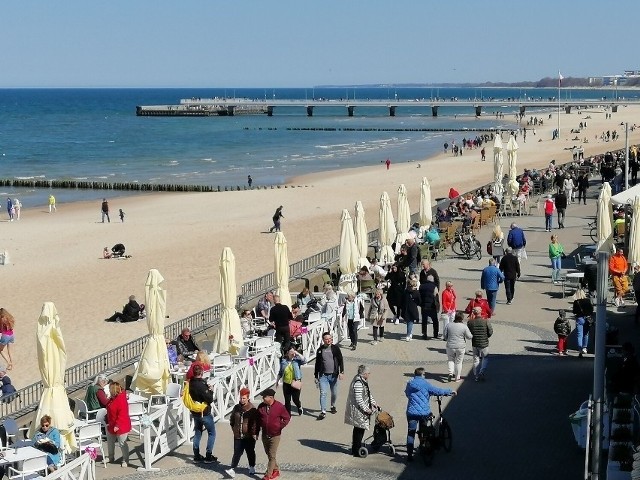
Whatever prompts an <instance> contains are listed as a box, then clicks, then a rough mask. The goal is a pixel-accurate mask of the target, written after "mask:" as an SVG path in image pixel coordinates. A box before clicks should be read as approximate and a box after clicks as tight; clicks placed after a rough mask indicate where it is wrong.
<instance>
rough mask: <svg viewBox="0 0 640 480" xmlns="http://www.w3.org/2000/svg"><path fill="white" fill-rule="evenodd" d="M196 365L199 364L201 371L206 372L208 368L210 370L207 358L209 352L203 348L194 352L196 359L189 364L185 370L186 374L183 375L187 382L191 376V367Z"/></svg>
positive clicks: (209, 362)
mask: <svg viewBox="0 0 640 480" xmlns="http://www.w3.org/2000/svg"><path fill="white" fill-rule="evenodd" d="M196 365H200V366H201V367H202V371H203V372H208V371H209V370H211V359H210V358H209V354H208V353H207V352H205V351H204V350H200V351H198V353H196V359H195V361H194V362H193V363H192V364H191V366H190V367H189V370H187V374H186V375H185V379H186V380H187V382H188V381H189V380H191V379H192V378H193V376H194V373H193V368H194V367H195V366H196Z"/></svg>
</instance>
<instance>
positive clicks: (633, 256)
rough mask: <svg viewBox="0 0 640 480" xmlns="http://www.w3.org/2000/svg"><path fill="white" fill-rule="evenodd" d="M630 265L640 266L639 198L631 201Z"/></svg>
mask: <svg viewBox="0 0 640 480" xmlns="http://www.w3.org/2000/svg"><path fill="white" fill-rule="evenodd" d="M627 260H628V261H629V264H630V265H633V264H638V265H640V197H639V196H636V198H634V199H633V218H632V220H631V237H629V258H628V259H627Z"/></svg>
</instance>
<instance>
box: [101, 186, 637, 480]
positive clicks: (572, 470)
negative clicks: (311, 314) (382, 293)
mask: <svg viewBox="0 0 640 480" xmlns="http://www.w3.org/2000/svg"><path fill="white" fill-rule="evenodd" d="M590 194H591V195H590V199H589V203H588V205H586V206H584V205H575V204H573V205H570V206H569V208H568V209H567V218H566V221H565V225H566V228H565V229H564V230H554V233H557V234H559V237H560V242H561V243H563V244H564V246H565V251H567V252H571V251H572V250H574V249H575V248H577V247H578V246H579V244H581V243H590V239H589V237H588V235H586V234H587V233H588V230H587V229H585V228H584V227H585V226H586V224H587V223H588V221H590V220H591V219H592V218H593V216H594V215H595V208H596V202H595V196H596V194H597V189H596V187H595V186H594V187H592V188H591V192H590ZM514 220H515V221H516V222H517V223H518V224H519V225H520V226H522V227H523V228H524V229H525V232H526V235H527V241H528V243H527V251H528V254H529V258H528V260H526V261H524V262H523V265H522V272H523V275H522V278H521V279H520V281H519V282H518V283H517V285H516V294H515V299H514V302H513V304H512V305H506V303H505V302H506V301H505V296H504V290H503V289H501V290H500V292H499V294H498V305H497V308H496V315H495V317H494V319H493V320H492V323H493V326H494V336H493V337H492V338H491V345H490V351H491V357H490V362H491V363H490V365H489V368H488V372H487V381H486V382H482V383H476V382H474V381H473V378H472V376H471V375H470V374H469V375H467V374H468V372H469V370H470V368H471V364H472V357H471V355H467V357H466V358H465V364H464V372H466V373H465V374H464V375H463V376H464V377H465V378H464V380H463V381H462V382H460V383H457V384H456V383H452V384H448V383H443V379H444V378H445V377H446V372H447V369H446V354H445V344H444V342H443V341H442V340H433V339H432V340H427V341H423V340H421V339H420V338H419V337H420V335H416V337H417V338H414V340H413V341H411V342H405V341H402V338H403V337H404V328H405V327H404V325H402V324H401V325H388V328H387V330H388V332H389V333H388V334H386V336H385V341H384V342H383V343H380V344H378V345H376V346H373V345H370V344H369V340H370V339H371V337H370V330H368V331H365V332H362V331H361V334H362V335H361V341H360V344H359V346H358V349H357V351H355V352H351V351H350V350H348V349H345V350H344V355H345V361H346V378H345V380H344V381H343V382H342V384H341V386H340V394H339V401H338V409H339V411H338V414H336V415H328V417H327V418H326V419H325V420H323V421H317V420H316V416H317V414H318V413H319V410H318V407H319V405H318V390H317V389H316V388H315V387H314V384H313V378H312V376H313V367H305V368H303V377H304V378H303V382H304V389H303V392H302V403H303V406H304V407H305V414H304V416H302V417H298V416H295V415H294V417H293V418H292V421H291V423H290V425H289V426H288V427H287V428H286V429H285V431H284V434H283V439H282V441H281V443H280V450H279V455H278V458H279V461H280V467H281V472H282V477H281V478H283V479H305V480H308V479H314V480H316V479H317V480H325V479H337V478H340V479H342V480H351V479H356V478H371V479H380V480H386V479H414V478H422V477H423V476H424V477H425V478H437V479H438V480H448V479H451V480H454V479H461V478H464V479H466V480H474V479H491V480H499V479H509V480H512V479H514V478H517V479H522V480H524V479H536V480H538V479H562V480H573V479H576V480H577V479H580V478H582V477H581V475H582V469H583V461H584V452H581V451H580V450H579V448H578V447H577V445H576V443H575V441H574V439H573V435H572V432H571V427H570V425H569V421H568V416H569V414H571V413H572V412H574V411H575V410H576V409H577V408H578V406H579V405H580V403H581V402H582V401H584V400H585V399H587V397H588V395H589V393H590V391H591V388H592V380H593V357H592V355H587V356H586V357H585V358H582V359H580V358H578V355H577V352H576V351H575V343H571V344H570V345H571V347H572V348H573V350H572V351H570V355H569V356H568V357H559V356H556V355H553V354H552V352H553V351H554V347H555V340H556V337H555V334H554V333H553V322H554V320H555V318H556V316H557V310H558V309H560V308H567V309H570V303H571V301H572V300H571V298H570V297H567V298H564V299H563V298H562V292H561V289H560V287H559V286H554V285H553V284H552V283H551V280H550V277H551V269H550V266H549V259H548V256H547V245H548V241H549V234H548V233H547V232H545V231H544V218H542V217H541V216H540V215H532V216H523V217H515V218H511V217H508V218H503V219H500V224H501V226H502V227H503V230H504V231H507V230H508V227H509V224H510V223H511V222H512V221H514ZM554 223H555V219H554ZM489 235H490V228H486V227H485V228H483V231H482V232H481V234H480V240H481V242H482V244H483V245H485V244H486V242H487V240H488V238H489ZM487 262H488V257H487V256H486V255H485V256H484V257H483V259H482V260H479V261H478V260H459V259H457V258H448V259H447V260H445V261H440V262H436V263H434V267H435V268H436V269H437V271H438V273H439V275H440V278H441V282H442V283H443V284H444V281H446V280H452V281H453V282H454V286H455V289H456V291H457V294H458V309H461V308H464V307H465V306H466V304H467V302H468V299H469V298H471V297H472V296H473V293H474V291H475V290H476V289H477V288H479V285H480V281H479V278H480V271H481V270H482V268H484V267H485V266H486V265H487ZM633 309H634V307H627V312H626V313H625V312H623V313H621V314H619V315H616V316H615V318H614V319H613V321H614V322H618V323H621V324H622V323H624V322H625V321H626V320H627V319H625V318H624V316H625V314H630V313H632V311H633ZM572 323H573V322H572ZM416 327H417V329H418V331H419V330H420V325H417V326H416ZM627 328H633V325H631V326H628V325H621V334H622V338H624V335H625V329H627ZM429 331H431V330H429ZM414 332H415V330H414ZM574 341H575V340H574ZM592 341H593V340H592ZM469 347H470V345H469ZM361 363H364V364H367V365H369V366H371V367H372V374H371V377H370V384H371V388H372V393H373V396H374V397H375V398H376V400H377V401H378V403H379V404H380V405H381V406H382V407H383V408H384V409H385V410H387V411H389V412H390V413H391V414H392V415H393V416H394V418H395V421H396V427H395V428H394V429H393V430H392V431H391V436H392V440H393V442H394V443H395V444H396V445H397V450H398V453H397V455H396V457H395V458H392V457H390V456H389V455H388V454H387V453H386V452H382V453H378V454H370V455H369V457H368V458H366V459H359V458H353V457H352V456H351V455H349V449H350V445H349V443H350V439H351V427H348V426H346V425H344V423H343V413H344V405H345V400H346V390H347V387H348V385H349V381H350V379H351V378H352V377H353V375H354V374H355V372H356V368H357V366H358V364H361ZM418 366H424V367H426V369H427V371H428V372H429V376H430V378H431V380H432V381H433V382H434V383H435V384H436V385H438V386H445V387H448V386H451V387H452V388H455V389H456V390H457V391H458V396H456V397H452V398H447V399H445V404H444V405H445V414H446V416H447V418H448V420H449V422H450V424H451V426H452V429H453V451H452V452H451V453H449V454H447V453H444V452H443V451H440V452H437V453H436V457H435V459H434V463H433V465H432V466H430V467H425V465H424V464H422V462H421V461H420V459H419V458H418V459H417V460H416V461H414V462H413V463H411V464H407V462H406V453H405V447H404V444H405V441H406V420H405V415H404V411H405V407H406V399H405V397H404V393H403V392H404V384H405V382H406V381H407V380H408V378H410V377H411V376H412V372H413V370H414V368H415V367H418ZM278 399H279V400H282V395H281V393H280V392H278ZM432 406H433V407H436V405H435V402H433V405H432ZM370 433H372V430H370V431H369V432H368V434H370ZM130 443H131V446H132V447H137V448H136V450H135V451H134V452H132V456H131V464H132V465H133V466H140V465H141V464H142V462H141V460H140V458H139V456H138V455H139V452H140V450H141V448H139V447H140V445H139V444H138V443H137V438H136V439H134V441H131V442H130ZM256 450H257V452H258V468H257V471H258V472H259V473H260V474H261V475H260V476H259V477H260V478H261V477H262V475H263V474H264V471H265V463H266V462H265V460H266V456H265V454H264V452H263V450H262V445H261V443H260V442H258V445H257V449H256ZM116 451H117V452H118V450H117V449H116ZM214 454H215V455H216V456H218V457H219V459H220V461H221V462H222V463H221V464H220V465H204V464H198V465H195V464H193V463H192V462H191V457H192V452H191V445H184V446H183V447H181V448H180V449H179V450H178V451H177V452H174V453H173V454H171V455H170V456H168V457H165V458H163V459H161V460H160V461H158V462H157V463H156V464H155V465H154V466H156V467H159V468H160V469H161V470H160V471H159V472H155V473H153V474H151V473H146V472H136V471H135V470H133V469H122V468H120V467H119V466H117V465H110V466H109V468H107V469H104V468H102V467H101V466H99V465H98V466H97V468H96V472H97V477H98V479H106V478H113V477H119V478H126V479H131V480H134V479H143V478H150V477H151V476H153V477H154V478H178V477H181V476H185V475H188V477H189V478H191V479H199V478H203V479H204V478H207V479H209V478H223V477H224V476H225V475H224V469H225V468H228V464H229V462H230V460H231V455H232V436H231V432H230V428H229V426H228V424H226V423H222V422H220V423H218V424H217V440H216V446H215V451H214ZM118 455H119V452H118ZM118 455H117V456H118ZM236 473H237V478H250V477H249V476H248V475H247V463H246V458H245V459H243V460H242V463H241V466H240V468H238V469H236ZM254 478H258V477H257V476H256V477H254Z"/></svg>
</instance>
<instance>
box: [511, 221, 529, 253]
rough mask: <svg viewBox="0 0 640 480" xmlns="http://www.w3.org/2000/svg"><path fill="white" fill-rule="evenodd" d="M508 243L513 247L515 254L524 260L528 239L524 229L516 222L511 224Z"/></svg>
mask: <svg viewBox="0 0 640 480" xmlns="http://www.w3.org/2000/svg"><path fill="white" fill-rule="evenodd" d="M507 245H509V246H510V247H511V248H512V249H513V254H514V255H515V256H516V257H518V260H522V259H523V258H525V259H526V258H527V257H526V250H525V248H524V247H526V246H527V239H526V238H525V236H524V231H523V230H522V229H521V228H520V227H519V226H518V225H516V224H515V222H514V223H512V224H511V228H510V229H509V235H507Z"/></svg>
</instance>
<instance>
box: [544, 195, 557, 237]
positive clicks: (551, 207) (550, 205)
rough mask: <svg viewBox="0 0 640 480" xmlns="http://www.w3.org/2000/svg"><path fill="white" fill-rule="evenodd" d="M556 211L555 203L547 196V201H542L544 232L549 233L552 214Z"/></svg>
mask: <svg viewBox="0 0 640 480" xmlns="http://www.w3.org/2000/svg"><path fill="white" fill-rule="evenodd" d="M555 210H556V203H555V202H554V201H553V198H551V195H547V199H546V200H545V201H544V228H545V230H544V231H545V232H550V231H551V227H552V225H553V212H554V211H555Z"/></svg>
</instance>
